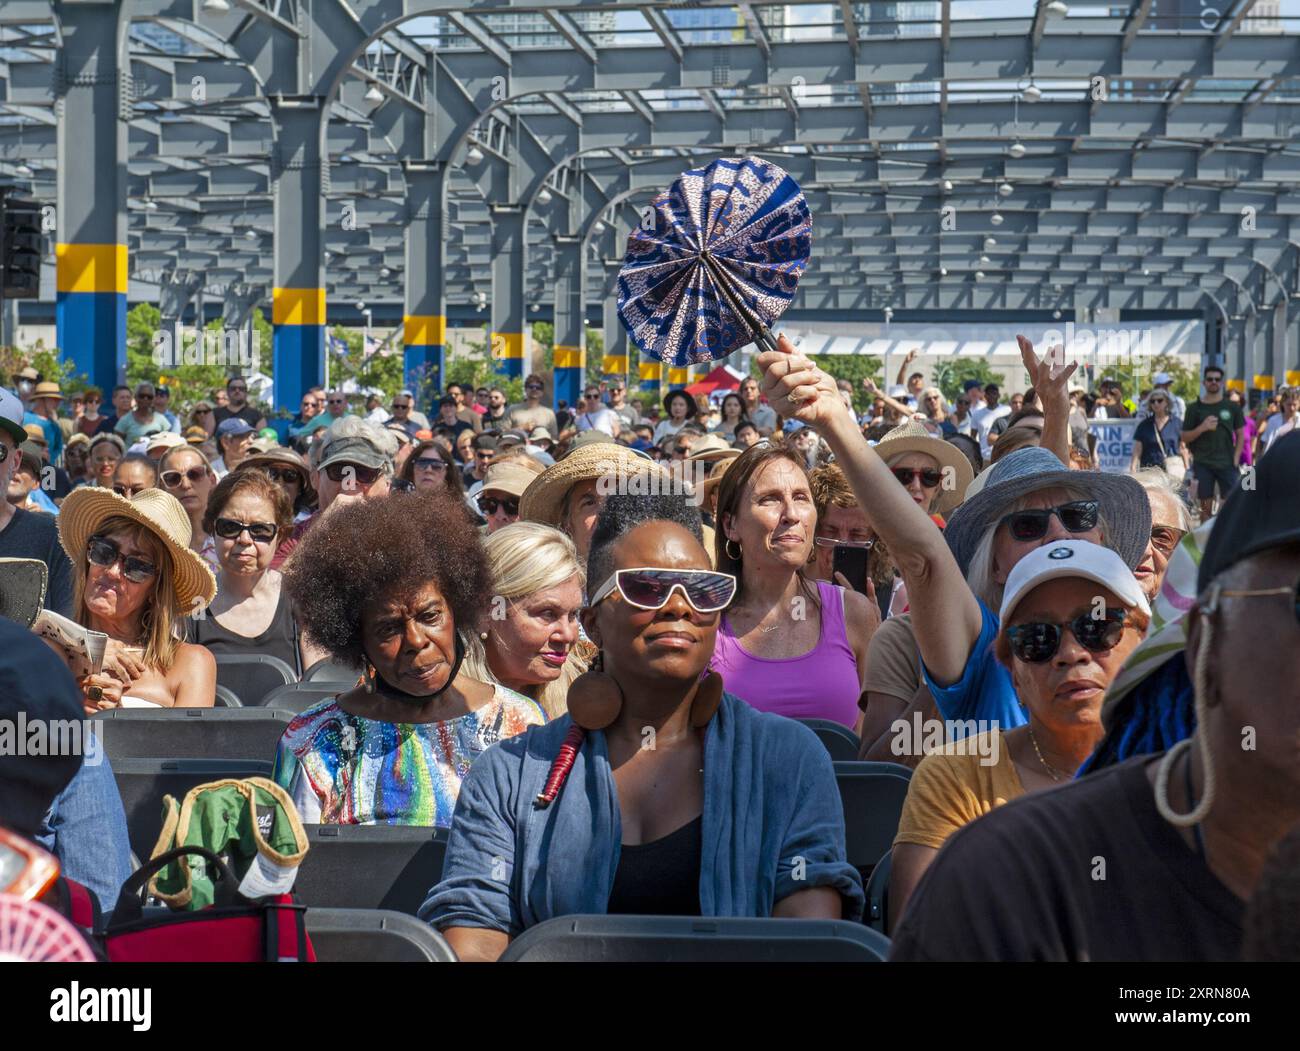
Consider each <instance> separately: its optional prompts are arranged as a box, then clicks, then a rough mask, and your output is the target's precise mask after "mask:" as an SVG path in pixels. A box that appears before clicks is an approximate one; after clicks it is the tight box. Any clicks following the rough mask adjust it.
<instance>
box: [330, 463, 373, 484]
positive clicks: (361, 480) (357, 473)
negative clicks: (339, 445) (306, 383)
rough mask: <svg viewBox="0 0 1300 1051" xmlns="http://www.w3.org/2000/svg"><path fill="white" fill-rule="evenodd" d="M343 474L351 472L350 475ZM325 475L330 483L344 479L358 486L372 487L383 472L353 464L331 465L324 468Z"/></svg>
mask: <svg viewBox="0 0 1300 1051" xmlns="http://www.w3.org/2000/svg"><path fill="white" fill-rule="evenodd" d="M345 472H351V474H345ZM325 473H326V475H328V476H329V480H330V481H331V482H342V481H344V479H345V478H346V479H350V480H351V481H354V482H356V483H357V484H359V485H374V484H375V482H377V481H379V476H380V475H381V474H383V473H384V472H383V469H382V468H379V467H362V466H361V465H360V464H355V463H332V464H330V465H329V466H328V467H326V468H325Z"/></svg>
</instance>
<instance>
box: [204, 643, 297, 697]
mask: <svg viewBox="0 0 1300 1051" xmlns="http://www.w3.org/2000/svg"><path fill="white" fill-rule="evenodd" d="M213 656H215V657H216V659H217V685H219V686H224V687H226V689H228V690H229V691H230V692H231V693H233V694H234V695H235V696H236V697H238V698H239V701H240V703H241V704H242V705H243V706H244V707H245V708H252V707H255V706H257V705H259V704H261V703H262V698H263V697H265V696H266V695H267V694H268V693H270V692H271V691H272V690H274V689H275V688H276V687H277V686H283V685H284V684H285V683H287V682H297V681H298V673H297V672H296V671H294V670H293V669H292V668H290V667H289V665H287V664H285V663H284V661H282V660H280V658H279V657H272V656H271V655H270V654H268V653H217V654H214V655H213Z"/></svg>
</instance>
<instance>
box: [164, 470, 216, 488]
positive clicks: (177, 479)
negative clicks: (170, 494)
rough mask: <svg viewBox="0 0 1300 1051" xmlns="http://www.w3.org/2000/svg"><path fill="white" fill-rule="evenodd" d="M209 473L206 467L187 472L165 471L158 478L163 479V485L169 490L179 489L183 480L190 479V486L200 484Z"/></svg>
mask: <svg viewBox="0 0 1300 1051" xmlns="http://www.w3.org/2000/svg"><path fill="white" fill-rule="evenodd" d="M207 473H208V469H207V468H206V467H191V468H190V469H189V470H187V471H163V473H162V474H160V475H159V476H158V477H159V478H161V479H162V484H163V485H165V486H166V487H167V488H168V489H178V488H180V484H181V482H182V480H184V479H186V478H188V479H189V480H190V484H191V485H193V484H195V483H196V482H199V481H201V480H202V479H203V477H204V476H205V475H206V474H207Z"/></svg>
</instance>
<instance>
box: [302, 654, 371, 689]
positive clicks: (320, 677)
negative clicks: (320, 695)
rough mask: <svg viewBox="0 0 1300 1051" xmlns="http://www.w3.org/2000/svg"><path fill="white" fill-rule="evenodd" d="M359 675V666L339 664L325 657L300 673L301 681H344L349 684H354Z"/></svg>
mask: <svg viewBox="0 0 1300 1051" xmlns="http://www.w3.org/2000/svg"><path fill="white" fill-rule="evenodd" d="M360 675H361V669H360V668H353V667H350V666H348V665H346V664H339V663H338V662H337V661H334V660H330V659H329V658H326V659H324V660H319V661H317V662H316V663H315V664H313V665H312V666H311V667H310V668H308V669H307V670H306V671H305V672H303V673H302V681H303V682H319V683H326V682H346V683H347V684H348V685H349V686H353V685H355V684H356V681H357V679H358V678H359V677H360Z"/></svg>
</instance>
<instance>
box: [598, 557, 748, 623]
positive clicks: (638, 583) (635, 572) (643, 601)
mask: <svg viewBox="0 0 1300 1051" xmlns="http://www.w3.org/2000/svg"><path fill="white" fill-rule="evenodd" d="M615 588H617V589H618V593H619V594H620V595H622V596H623V599H624V601H625V602H627V603H628V604H629V605H632V606H635V607H637V609H649V610H661V609H663V608H664V607H665V606H666V605H668V600H669V599H670V598H672V595H673V592H674V591H677V590H680V591H681V593H682V597H683V598H685V599H686V602H687V604H688V605H689V606H690V607H691V609H693V610H695V612H696V613H718V612H719V611H721V610H724V609H726V608H727V606H729V605H730V604H731V600H732V599H733V598H735V596H736V578H735V577H734V576H732V575H731V574H730V573H716V572H714V571H713V570H710V569H652V568H648V567H647V568H641V569H619V570H615V572H614V575H613V576H611V577H610V578H609V579H608V580H606V581H605V583H604V584H602V585H601V586H600V587H599V588H598V589H597V590H596V592H595V594H593V595H592V596H591V599H590V601H589V602H588V603H587V605H588V608H591V609H594V608H595V607H596V606H598V605H599V604H600V603H601V602H603V601H604V600H605V599H606V598H608V597H609V595H610V593H611V592H613V591H614V589H615Z"/></svg>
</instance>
